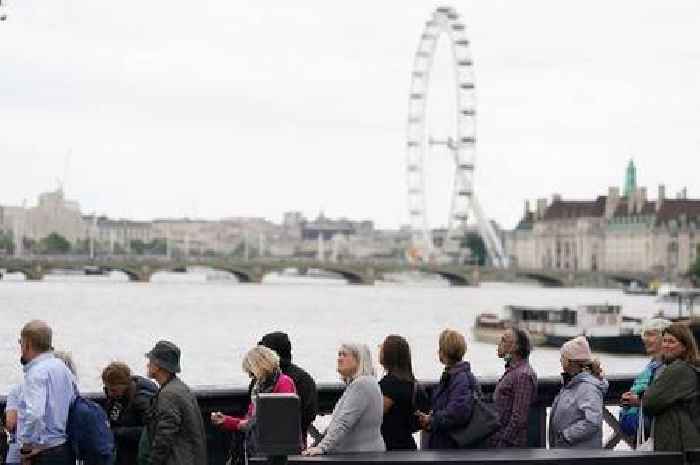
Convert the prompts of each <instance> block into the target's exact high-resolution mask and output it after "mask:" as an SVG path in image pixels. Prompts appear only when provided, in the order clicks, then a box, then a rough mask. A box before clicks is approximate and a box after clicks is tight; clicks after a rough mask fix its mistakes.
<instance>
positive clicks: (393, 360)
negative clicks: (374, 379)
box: [379, 334, 415, 381]
mask: <svg viewBox="0 0 700 465" xmlns="http://www.w3.org/2000/svg"><path fill="white" fill-rule="evenodd" d="M379 362H380V363H381V364H382V366H383V367H384V369H385V370H386V371H387V373H391V374H392V375H394V376H396V377H397V378H398V379H400V380H402V381H414V380H415V377H414V376H413V366H412V364H411V347H410V346H409V345H408V341H407V340H406V339H405V338H403V337H401V336H398V335H396V334H390V335H389V336H387V337H386V339H384V342H383V343H382V357H381V360H380V361H379Z"/></svg>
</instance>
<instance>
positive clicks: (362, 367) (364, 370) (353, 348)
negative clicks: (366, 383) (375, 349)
mask: <svg viewBox="0 0 700 465" xmlns="http://www.w3.org/2000/svg"><path fill="white" fill-rule="evenodd" d="M340 350H344V351H345V352H347V353H348V354H350V355H352V356H353V357H354V358H355V360H357V371H356V372H355V374H354V375H353V376H351V377H350V378H347V379H343V381H345V382H346V383H348V384H349V383H351V382H352V380H354V379H355V378H358V377H360V376H377V375H376V373H375V371H374V365H373V364H372V352H370V350H369V347H367V344H359V343H355V342H348V343H344V344H341V345H340Z"/></svg>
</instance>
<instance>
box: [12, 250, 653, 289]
mask: <svg viewBox="0 0 700 465" xmlns="http://www.w3.org/2000/svg"><path fill="white" fill-rule="evenodd" d="M192 267H204V268H210V269H213V270H220V271H225V272H228V273H230V274H231V275H233V276H235V277H236V278H237V279H238V280H239V281H240V282H243V283H260V282H262V281H263V278H264V277H265V275H267V274H270V273H275V272H280V271H284V270H289V269H295V270H298V271H299V272H301V273H302V274H303V273H306V271H308V270H310V269H317V270H323V271H327V272H331V273H336V274H337V275H339V276H340V277H342V278H344V279H345V280H347V281H348V282H349V283H351V284H366V285H370V284H374V282H375V281H376V280H382V279H383V278H384V276H385V275H386V274H390V273H400V272H407V271H419V272H422V273H427V274H433V275H437V276H440V277H442V278H444V279H445V280H447V281H448V282H449V283H450V285H453V286H476V285H479V283H481V282H482V281H497V282H528V281H529V282H537V283H539V284H541V285H543V286H547V287H575V286H585V287H618V286H620V285H622V284H629V283H631V282H632V281H636V282H638V283H640V284H648V283H649V282H651V281H652V280H653V279H654V276H653V275H651V274H649V273H623V272H620V273H609V272H590V271H560V270H527V269H519V268H509V269H502V268H493V267H479V266H472V265H450V264H445V265H440V264H434V265H429V264H417V265H412V264H410V263H405V262H400V261H391V260H386V261H343V262H328V261H319V260H312V259H303V258H288V259H286V258H285V259H274V258H269V259H257V260H250V261H246V260H241V259H233V258H216V257H211V258H208V257H202V258H198V257H192V258H186V259H185V258H183V259H169V258H167V257H165V256H141V255H139V256H133V255H115V256H107V257H98V258H93V259H91V258H90V257H88V256H80V255H55V256H42V255H35V256H26V257H0V277H2V274H3V273H22V274H23V275H24V276H25V277H26V279H27V280H32V281H37V280H41V279H43V278H44V276H45V275H46V274H48V273H50V272H52V271H54V270H83V271H84V270H88V269H89V270H96V271H104V272H107V271H121V272H123V273H124V274H126V275H127V276H128V277H129V280H131V281H134V282H149V281H150V280H151V278H152V277H153V275H154V274H156V273H158V272H162V271H175V272H185V271H187V270H188V269H189V268H192Z"/></svg>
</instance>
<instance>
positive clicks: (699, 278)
mask: <svg viewBox="0 0 700 465" xmlns="http://www.w3.org/2000/svg"><path fill="white" fill-rule="evenodd" d="M690 276H692V277H693V278H695V281H696V282H700V257H698V258H697V259H696V260H695V263H693V264H692V265H691V267H690Z"/></svg>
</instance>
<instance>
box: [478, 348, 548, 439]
mask: <svg viewBox="0 0 700 465" xmlns="http://www.w3.org/2000/svg"><path fill="white" fill-rule="evenodd" d="M536 393H537V375H536V374H535V372H534V371H533V369H532V367H531V366H530V364H529V363H528V362H527V360H520V361H518V362H517V363H515V365H512V366H508V367H506V372H505V373H503V376H502V377H501V379H500V380H499V381H498V384H497V385H496V390H495V391H494V393H493V400H494V404H495V406H496V409H497V410H498V412H499V414H500V427H499V429H498V430H497V431H496V432H495V433H494V434H493V435H492V436H491V438H490V440H489V442H490V445H491V446H492V447H526V446H527V417H528V412H529V410H530V405H531V404H532V402H533V401H534V400H535V396H536Z"/></svg>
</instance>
